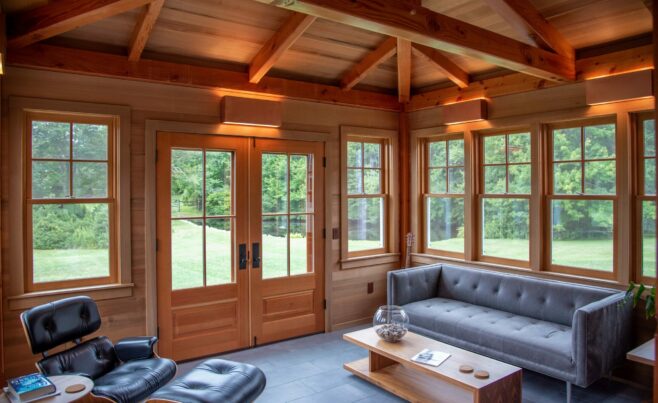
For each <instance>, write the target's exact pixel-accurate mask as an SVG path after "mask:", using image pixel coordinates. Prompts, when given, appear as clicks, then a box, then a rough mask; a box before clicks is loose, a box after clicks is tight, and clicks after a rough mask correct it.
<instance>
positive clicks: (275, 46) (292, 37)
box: [249, 13, 316, 84]
mask: <svg viewBox="0 0 658 403" xmlns="http://www.w3.org/2000/svg"><path fill="white" fill-rule="evenodd" d="M315 18H316V17H313V16H310V15H306V14H299V13H294V14H293V15H291V16H290V17H289V18H288V19H287V20H286V22H284V23H283V25H282V26H281V28H279V30H278V31H277V32H276V33H275V34H274V35H273V36H272V37H271V38H270V39H269V40H268V41H267V43H266V44H265V45H263V47H262V48H261V49H260V50H259V51H258V53H256V56H254V58H253V59H252V60H251V64H249V82H250V83H254V84H257V83H258V82H259V81H260V80H261V79H262V78H263V77H264V76H265V74H267V72H268V71H270V69H271V68H272V66H274V63H276V62H277V60H279V58H280V57H281V56H283V54H284V53H285V51H286V50H288V49H289V48H290V47H291V46H292V45H293V44H294V43H295V41H296V40H297V39H298V38H299V37H300V36H302V35H303V34H304V31H306V29H307V28H308V27H309V26H311V24H312V23H313V21H315Z"/></svg>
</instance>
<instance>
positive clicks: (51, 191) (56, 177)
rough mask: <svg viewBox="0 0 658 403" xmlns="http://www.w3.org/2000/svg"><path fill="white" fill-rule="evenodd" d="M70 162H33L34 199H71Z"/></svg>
mask: <svg viewBox="0 0 658 403" xmlns="http://www.w3.org/2000/svg"><path fill="white" fill-rule="evenodd" d="M69 167H70V165H69V163H68V162H58V161H32V198H33V199H52V198H59V197H69V196H70V195H71V191H70V189H69V169H70V168H69Z"/></svg>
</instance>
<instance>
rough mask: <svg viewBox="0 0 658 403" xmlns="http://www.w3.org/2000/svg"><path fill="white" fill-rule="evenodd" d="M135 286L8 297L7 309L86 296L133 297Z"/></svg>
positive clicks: (103, 287) (78, 289) (99, 286)
mask: <svg viewBox="0 0 658 403" xmlns="http://www.w3.org/2000/svg"><path fill="white" fill-rule="evenodd" d="M134 287H135V284H133V283H128V284H105V285H98V286H91V287H80V288H67V289H61V290H49V291H36V292H29V293H25V294H20V295H15V296H12V297H8V298H7V300H8V304H9V309H10V310H12V311H14V310H24V309H29V308H32V307H35V306H37V305H41V304H46V303H48V302H52V301H56V300H58V299H62V298H66V297H73V296H75V295H81V294H84V295H87V296H89V297H91V298H93V299H94V300H96V301H103V300H108V299H116V298H126V297H131V296H132V295H133V288H134Z"/></svg>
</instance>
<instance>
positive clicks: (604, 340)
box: [572, 292, 633, 387]
mask: <svg viewBox="0 0 658 403" xmlns="http://www.w3.org/2000/svg"><path fill="white" fill-rule="evenodd" d="M632 312H633V304H630V303H626V302H625V301H624V293H623V292H621V293H618V294H614V295H611V296H609V297H606V298H604V299H602V300H599V301H595V302H592V303H590V304H588V305H585V306H583V307H581V308H579V309H578V310H576V311H575V312H574V315H573V336H572V337H573V351H572V355H573V357H574V359H575V361H576V368H577V370H576V372H577V373H576V379H577V380H576V382H575V383H576V384H577V385H578V386H582V387H587V386H589V385H590V384H591V383H592V382H594V381H596V380H597V379H599V378H601V377H602V376H605V375H608V374H609V373H610V371H612V369H613V368H614V367H615V366H616V365H617V364H619V363H620V362H621V361H622V360H623V358H624V357H625V355H626V352H627V351H628V349H629V347H630V342H631V320H632Z"/></svg>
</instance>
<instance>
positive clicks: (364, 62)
mask: <svg viewBox="0 0 658 403" xmlns="http://www.w3.org/2000/svg"><path fill="white" fill-rule="evenodd" d="M397 44H398V42H397V39H396V38H393V37H388V38H386V39H385V40H384V41H383V42H382V43H380V44H379V46H377V48H376V49H375V50H373V51H372V52H370V53H368V54H367V55H366V56H365V57H364V58H363V59H361V61H359V62H358V63H357V64H355V65H354V66H353V67H352V68H351V69H350V70H348V71H347V72H346V73H345V74H344V75H343V77H342V78H341V80H340V88H342V89H343V90H350V89H352V87H354V86H355V85H357V84H358V83H359V82H360V81H361V80H363V79H364V78H365V77H366V76H367V75H368V73H370V72H371V71H372V70H374V69H375V68H376V67H377V66H379V65H380V64H382V63H384V62H385V61H387V60H388V59H390V58H391V57H393V55H394V54H395V52H396V50H397Z"/></svg>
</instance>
